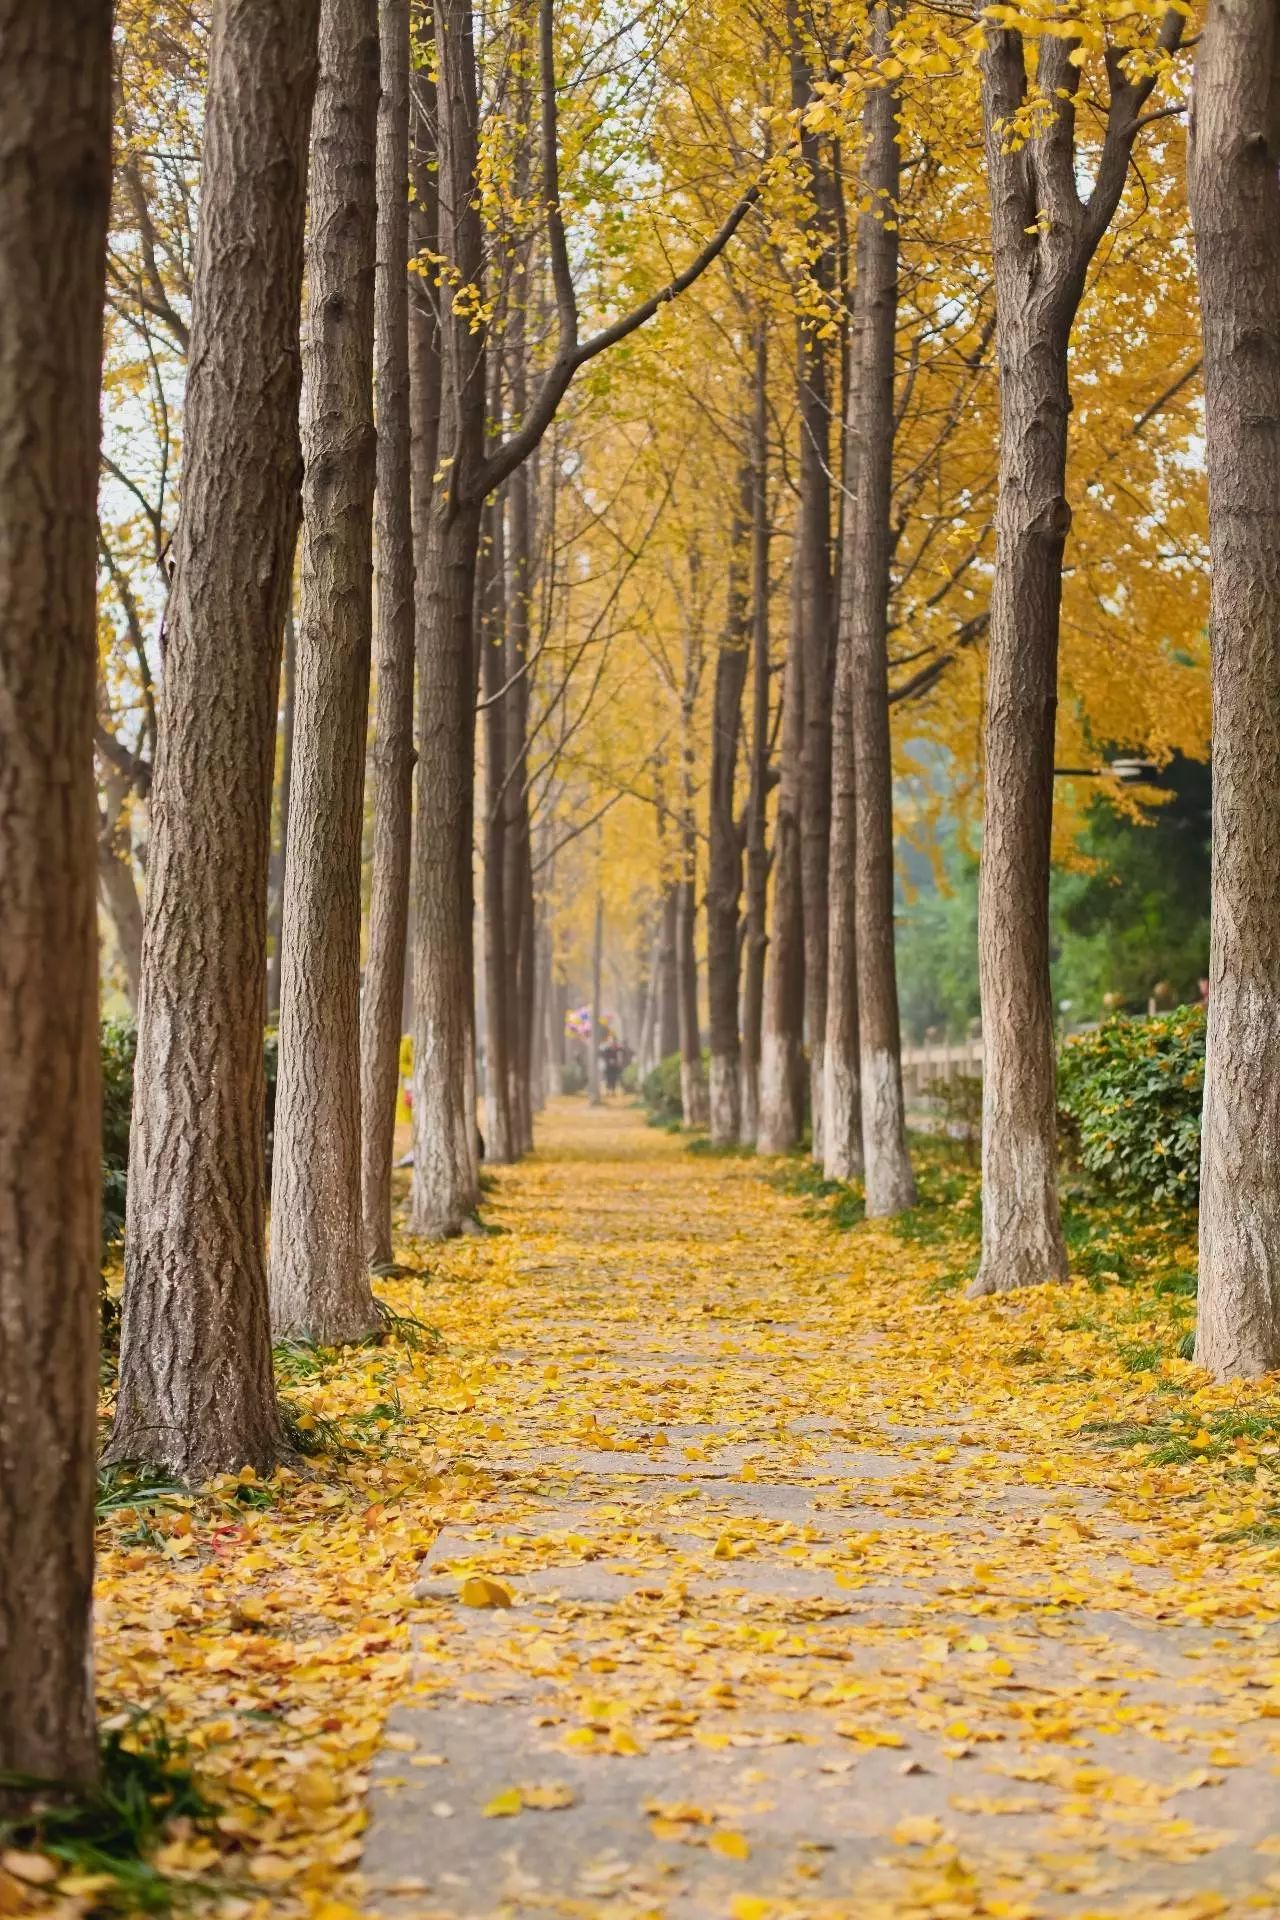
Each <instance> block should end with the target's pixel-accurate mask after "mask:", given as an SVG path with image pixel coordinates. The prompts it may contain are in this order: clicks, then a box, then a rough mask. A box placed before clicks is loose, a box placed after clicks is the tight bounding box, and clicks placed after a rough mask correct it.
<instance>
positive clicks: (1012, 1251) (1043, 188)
mask: <svg viewBox="0 0 1280 1920" xmlns="http://www.w3.org/2000/svg"><path fill="white" fill-rule="evenodd" d="M1182 24H1183V23H1182V16H1181V15H1180V14H1177V13H1175V12H1174V11H1172V10H1171V11H1170V12H1169V13H1168V14H1167V15H1166V17H1165V21H1164V24H1163V25H1162V27H1161V29H1160V45H1161V47H1162V48H1168V47H1170V46H1172V45H1175V44H1176V42H1177V40H1178V38H1179V36H1180V34H1181V32H1182ZM1037 44H1038V47H1039V53H1038V63H1037V71H1036V87H1037V95H1038V97H1039V99H1041V100H1042V101H1048V102H1051V103H1052V107H1051V110H1050V112H1049V113H1048V114H1047V115H1046V116H1044V117H1042V119H1041V120H1040V121H1039V122H1038V123H1037V131H1036V133H1035V134H1034V136H1033V137H1032V138H1030V139H1027V140H1026V141H1024V142H1022V143H1021V144H1020V145H1018V146H1016V147H1013V148H1006V146H1005V144H1004V134H1003V131H1002V129H1004V128H1005V127H1007V126H1008V125H1009V124H1011V123H1012V121H1013V120H1014V118H1015V117H1016V116H1017V114H1018V113H1019V111H1020V110H1021V108H1022V106H1023V104H1024V102H1025V101H1026V98H1027V93H1028V78H1027V70H1026V64H1025V56H1024V49H1023V43H1022V39H1021V36H1020V35H1019V34H1017V33H1015V32H1013V31H1011V30H1010V29H1008V28H1005V27H997V26H988V27H987V29H986V44H985V47H984V51H983V55H982V99H983V123H984V128H985V136H986V160H987V177H988V181H989V185H990V195H991V232H992V242H993V251H994V257H995V283H996V316H997V331H996V338H997V343H998V351H999V359H1000V471H999V494H998V501H997V507H996V561H995V576H994V579H993V582H992V589H991V627H990V640H989V644H988V653H987V711H986V729H985V756H986V786H985V807H984V819H983V841H982V872H981V882H980V887H979V906H978V921H979V931H978V958H979V981H980V986H981V992H982V1030H983V1040H984V1044H985V1057H984V1061H983V1086H982V1263H981V1266H980V1267H979V1270H978V1276H977V1279H976V1280H975V1281H974V1283H973V1286H972V1288H971V1290H970V1291H971V1293H972V1294H973V1295H975V1296H980V1295H983V1294H988V1293H1004V1292H1006V1291H1009V1290H1010V1289H1012V1288H1015V1287H1023V1286H1030V1285H1032V1284H1034V1283H1036V1282H1038V1281H1047V1280H1059V1279H1063V1278H1064V1277H1065V1275H1066V1271H1067V1256H1066V1248H1065V1246H1064V1244H1063V1239H1062V1226H1061V1221H1060V1218H1059V1212H1058V1180H1057V1140H1056V1114H1055V1084H1054V1082H1055V1063H1054V1025H1053V1007H1052V1003H1051V996H1050V985H1049V844H1050V828H1051V824H1052V815H1053V745H1054V730H1055V720H1056V714H1057V688H1058V630H1059V619H1060V613H1061V603H1062V560H1063V552H1064V549H1065V545H1066V538H1067V533H1068V530H1069V528H1070V525H1071V509H1070V507H1069V505H1068V503H1067V498H1066V491H1065V489H1066V472H1067V421H1068V415H1069V413H1070V407H1071V397H1070V391H1069V386H1068V368H1067V356H1068V351H1069V347H1070V340H1071V328H1072V324H1073V322H1074V319H1075V315H1076V311H1077V309H1078V307H1079V304H1080V298H1081V295H1082V293H1083V291H1084V284H1085V276H1086V274H1087V272H1088V268H1089V263H1090V261H1091V260H1092V258H1093V256H1094V253H1095V252H1096V250H1097V247H1098V243H1099V241H1100V240H1101V238H1102V236H1103V234H1104V233H1105V232H1106V230H1107V228H1108V226H1109V225H1110V223H1111V218H1112V216H1113V214H1114V213H1115V210H1116V208H1117V206H1118V205H1119V203H1120V196H1121V194H1122V192H1123V190H1124V183H1125V179H1126V176H1127V173H1128V167H1129V157H1130V154H1131V152H1132V148H1133V142H1134V138H1135V135H1136V133H1137V131H1138V128H1139V126H1140V125H1141V123H1142V113H1141V109H1142V106H1143V103H1144V102H1145V101H1146V99H1147V98H1148V96H1149V94H1150V92H1151V89H1152V86H1153V85H1154V82H1155V77H1156V68H1155V66H1154V65H1153V66H1152V71H1151V72H1150V73H1149V74H1147V75H1146V76H1144V77H1143V78H1142V79H1140V80H1133V79H1130V78H1128V77H1127V73H1126V67H1125V56H1124V55H1123V54H1121V53H1113V54H1109V55H1108V57H1107V63H1106V66H1107V81H1108V86H1109V95H1110V97H1109V100H1108V103H1107V112H1106V120H1105V125H1104V128H1103V138H1102V145H1101V148H1100V150H1099V152H1098V153H1097V154H1096V156H1094V157H1092V158H1091V161H1090V170H1091V173H1092V178H1093V186H1092V190H1091V192H1090V194H1089V197H1088V199H1087V200H1082V199H1081V198H1080V191H1079V179H1080V167H1079V165H1078V164H1077V162H1078V156H1077V153H1076V141H1075V103H1076V93H1077V89H1078V88H1079V85H1080V67H1079V66H1078V65H1076V64H1075V63H1074V62H1073V59H1072V55H1073V53H1074V52H1076V50H1077V49H1076V47H1075V45H1074V43H1073V41H1072V39H1071V38H1070V37H1069V36H1063V37H1060V36H1058V35H1049V34H1046V35H1044V36H1043V37H1042V38H1041V39H1040V40H1039V41H1038V43H1037Z"/></svg>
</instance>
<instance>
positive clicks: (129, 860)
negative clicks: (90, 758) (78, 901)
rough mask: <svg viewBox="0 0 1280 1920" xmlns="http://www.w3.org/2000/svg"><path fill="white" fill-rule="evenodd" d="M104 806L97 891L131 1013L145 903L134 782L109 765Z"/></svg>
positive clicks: (135, 1004) (138, 980)
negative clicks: (138, 868)
mask: <svg viewBox="0 0 1280 1920" xmlns="http://www.w3.org/2000/svg"><path fill="white" fill-rule="evenodd" d="M101 784H102V798H103V806H102V810H101V812H100V814H99V818H98V893H99V896H100V898H101V901H102V904H103V906H104V907H105V909H106V911H107V913H108V915H109V916H110V920H111V924H112V926H113V927H114V928H115V935H116V946H117V948H118V949H119V953H120V966H121V969H122V971H123V974H124V995H125V999H126V1000H127V1001H128V1002H129V1011H130V1013H133V1014H136V1013H137V1011H138V995H139V993H140V991H141V988H142V902H141V900H139V898H138V885H137V881H136V880H135V879H134V877H133V847H132V844H131V838H130V832H129V815H128V810H127V809H128V800H129V795H130V793H131V791H132V786H133V783H132V782H131V781H130V779H129V778H128V776H127V775H126V774H123V773H120V772H118V771H117V770H116V769H115V768H114V767H110V766H108V767H106V768H105V769H104V772H103V777H102V783H101Z"/></svg>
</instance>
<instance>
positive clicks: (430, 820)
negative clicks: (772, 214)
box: [410, 0, 486, 1239]
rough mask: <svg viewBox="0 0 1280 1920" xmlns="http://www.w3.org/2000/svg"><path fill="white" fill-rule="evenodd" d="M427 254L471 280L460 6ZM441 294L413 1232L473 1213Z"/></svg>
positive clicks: (470, 417)
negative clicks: (433, 242)
mask: <svg viewBox="0 0 1280 1920" xmlns="http://www.w3.org/2000/svg"><path fill="white" fill-rule="evenodd" d="M435 31H436V47H437V56H438V68H439V78H438V81H437V102H438V111H437V123H438V139H439V154H440V157H439V206H440V248H439V250H440V252H441V253H442V254H443V256H444V257H445V259H446V260H447V261H448V262H449V264H450V268H451V269H452V270H456V273H457V276H458V279H457V283H456V284H457V286H459V287H461V288H462V289H464V290H465V289H468V288H470V287H473V286H479V285H480V283H481V279H482V273H483V244H482V234H481V226H480V209H479V204H478V200H477V196H476V186H475V181H476V165H477V139H478V132H477V129H478V113H479V110H478V107H477V102H476V70H475V48H474V43H473V38H472V33H473V26H472V15H471V7H470V4H469V0H440V4H439V6H438V7H437V9H436V21H435ZM453 292H454V286H453V285H452V284H446V286H445V287H443V288H442V289H441V293H440V298H441V301H442V304H443V308H444V311H443V316H442V323H441V348H442V359H443V379H442V397H441V418H440V449H439V455H440V457H439V465H440V466H441V467H442V468H443V469H444V471H443V474H442V477H441V480H440V482H439V483H438V484H437V485H436V486H435V487H434V488H433V490H432V495H431V502H430V511H429V513H428V516H427V523H426V529H425V541H424V548H425V551H424V565H423V569H422V571H421V572H420V574H419V587H418V623H417V651H418V688H419V693H418V734H419V738H418V787H417V799H418V804H417V812H416V822H415V831H414V902H415V911H416V918H417V924H416V927H415V937H414V989H413V998H414V1056H413V1188H412V1193H411V1198H410V1211H411V1218H412V1224H413V1229H414V1231H415V1232H416V1233H419V1234H422V1235H424V1236H425V1237H427V1238H430V1239H441V1238H444V1237H445V1236H447V1235H449V1234H454V1233H459V1232H461V1230H462V1228H463V1226H464V1224H465V1223H466V1222H467V1221H468V1220H469V1219H470V1217H471V1215H472V1214H473V1213H474V1211H475V1208H476V1206H477V1204H478V1202H479V1197H480V1185H479V1163H478V1159H477V1152H476V1126H475V1052H474V1043H475V1000H474V991H475V988H474V979H473V966H472V960H473V943H474V933H473V926H472V917H473V904H474V902H473V882H472V872H471V838H472V830H473V825H474V811H475V791H474V784H473V783H474V772H475V694H476V669H477V665H478V654H477V649H476V643H475V587H476V568H477V564H478V560H479V552H480V530H481V500H482V496H481V494H480V493H479V492H478V491H476V481H477V476H478V474H479V470H480V466H481V462H482V459H483V454H484V422H485V391H486V388H485V367H486V354H485V342H484V333H483V330H482V329H481V330H479V331H473V325H472V323H473V315H472V312H471V308H470V306H469V304H468V302H467V300H466V299H465V298H463V299H461V300H459V301H458V302H457V303H456V304H455V301H454V299H453Z"/></svg>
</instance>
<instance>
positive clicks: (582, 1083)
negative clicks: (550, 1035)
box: [560, 1055, 587, 1093]
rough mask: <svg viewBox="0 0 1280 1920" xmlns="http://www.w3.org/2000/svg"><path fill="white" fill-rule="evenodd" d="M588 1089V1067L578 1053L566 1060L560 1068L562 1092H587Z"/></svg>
mask: <svg viewBox="0 0 1280 1920" xmlns="http://www.w3.org/2000/svg"><path fill="white" fill-rule="evenodd" d="M586 1090H587V1069H586V1067H585V1066H584V1065H583V1063H582V1061H581V1060H579V1059H578V1058H577V1057H576V1055H575V1057H574V1058H573V1059H572V1060H566V1061H565V1062H564V1064H563V1066H562V1067H561V1068H560V1091H561V1093H585V1092H586Z"/></svg>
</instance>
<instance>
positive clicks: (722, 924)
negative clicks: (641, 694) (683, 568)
mask: <svg viewBox="0 0 1280 1920" xmlns="http://www.w3.org/2000/svg"><path fill="white" fill-rule="evenodd" d="M753 489H754V482H753V475H752V471H751V468H750V466H749V465H748V466H746V467H745V468H744V470H743V473H742V477H741V481H740V501H739V506H738V509H737V511H736V513H735V515H734V520H733V525H732V527H731V528H730V534H729V568H728V605H727V608H726V618H725V637H724V641H723V643H722V645H721V646H720V648H719V649H718V651H717V653H716V674H715V687H714V690H713V695H712V720H711V780H710V786H709V809H708V810H709V819H708V834H707V843H708V853H707V1006H708V1012H709V1015H710V1040H711V1099H710V1120H711V1141H712V1144H713V1146H729V1145H732V1144H733V1143H734V1142H735V1141H737V1140H738V1139H739V1137H740V1136H741V1132H742V1050H741V1043H740V1041H739V1038H738V972H739V969H738V914H739V908H740V904H741V899H742V834H741V831H740V829H739V825H738V820H737V817H736V815H735V812H734V788H735V784H736V776H737V769H738V734H739V730H740V728H741V724H742V692H743V687H744V686H745V684H746V678H747V660H748V648H749V644H750V621H749V612H748V606H747V598H746V582H745V579H744V568H743V547H744V545H745V543H746V539H747V529H748V527H749V525H750V516H751V510H752V503H753V497H754V493H753Z"/></svg>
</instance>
